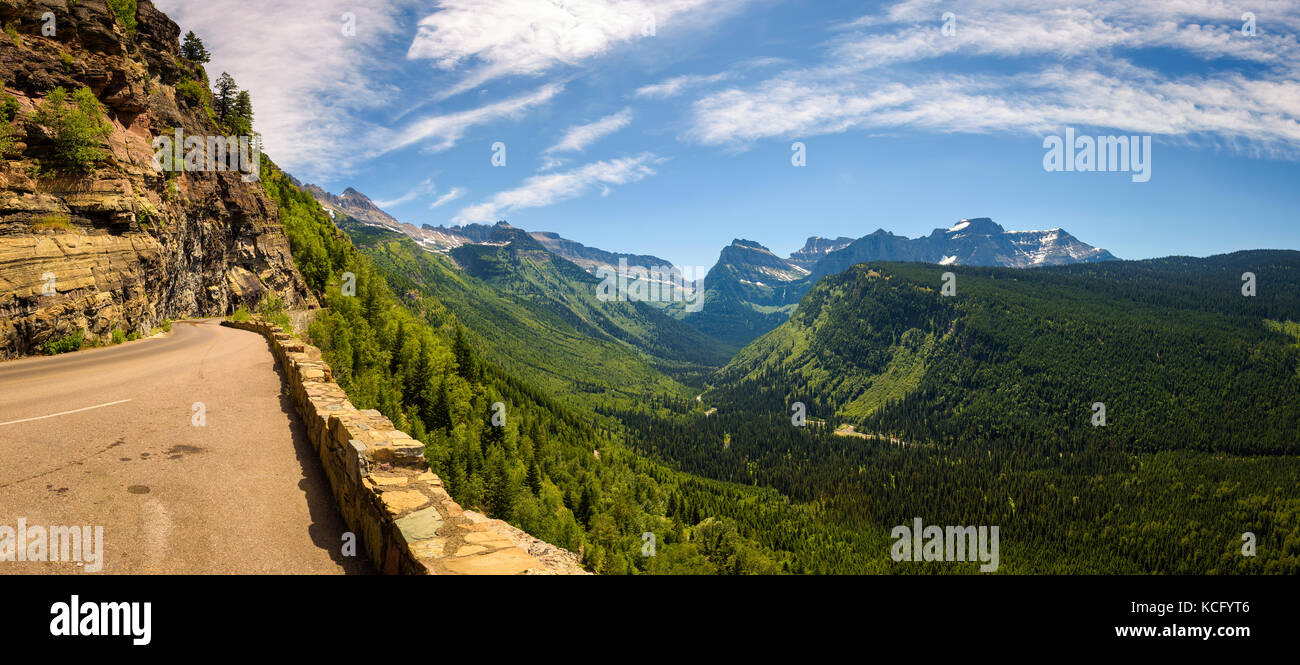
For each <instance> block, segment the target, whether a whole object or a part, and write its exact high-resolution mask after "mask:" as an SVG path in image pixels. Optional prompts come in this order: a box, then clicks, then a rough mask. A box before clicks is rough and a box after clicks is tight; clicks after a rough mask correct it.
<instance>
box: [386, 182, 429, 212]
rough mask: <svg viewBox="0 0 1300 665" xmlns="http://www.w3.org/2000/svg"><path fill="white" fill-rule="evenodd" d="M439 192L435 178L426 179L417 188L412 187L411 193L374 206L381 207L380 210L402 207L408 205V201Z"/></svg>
mask: <svg viewBox="0 0 1300 665" xmlns="http://www.w3.org/2000/svg"><path fill="white" fill-rule="evenodd" d="M437 190H438V188H437V187H436V186H435V185H434V184H433V178H426V179H425V180H424V181H423V182H421V183H420V184H418V185H416V186H415V187H412V188H411V189H410V191H408V192H406V193H405V194H403V195H401V196H399V197H397V198H395V199H388V200H384V201H375V202H374V204H375V205H377V206H379V207H380V208H387V207H389V206H398V205H402V204H403V203H406V202H407V201H411V200H414V199H417V198H419V197H421V196H424V195H426V194H432V193H433V192H436V191H437Z"/></svg>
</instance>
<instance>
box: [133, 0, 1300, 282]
mask: <svg viewBox="0 0 1300 665" xmlns="http://www.w3.org/2000/svg"><path fill="white" fill-rule="evenodd" d="M156 4H157V5H158V6H159V7H160V8H161V9H163V10H164V11H166V12H168V13H169V14H170V15H171V16H172V17H173V18H174V19H176V20H177V22H178V23H180V24H181V27H182V29H183V30H188V29H193V30H195V31H196V32H198V33H199V34H200V36H202V37H203V38H204V40H205V42H207V44H208V46H209V48H210V50H211V51H212V52H213V61H212V63H211V64H210V65H209V68H210V71H211V72H212V73H213V75H215V74H216V73H219V72H221V71H229V72H230V73H231V74H232V75H233V76H234V77H235V79H236V81H238V82H239V83H240V84H241V85H242V86H244V87H247V88H249V89H250V90H251V92H252V95H253V100H254V107H255V110H256V112H257V127H258V129H259V131H261V132H262V133H263V134H264V137H265V144H266V149H267V152H268V153H269V154H270V155H271V157H272V158H273V159H275V160H277V162H279V163H280V164H281V165H282V166H284V167H286V168H287V169H288V170H289V171H290V172H292V173H294V174H295V175H296V176H298V177H299V178H300V179H302V180H304V181H307V182H314V183H316V184H319V185H321V186H323V187H325V188H326V189H329V190H330V191H334V192H339V191H341V190H343V189H345V188H346V187H349V186H351V187H355V188H356V189H358V190H359V191H362V192H364V193H366V194H367V195H369V196H370V197H371V198H373V199H375V200H376V201H377V202H380V204H381V205H382V206H383V207H385V209H386V210H388V211H389V212H390V213H392V214H393V215H394V216H396V217H397V218H398V219H401V220H402V221H405V222H410V223H413V224H417V225H419V224H426V223H427V224H433V225H438V224H457V223H466V222H493V221H496V220H498V219H505V220H508V221H509V222H510V223H512V224H514V225H516V226H520V227H523V228H526V229H529V230H549V231H555V232H558V233H560V234H562V235H564V236H566V237H569V238H572V239H574V240H577V241H579V242H583V243H586V244H588V245H593V246H597V247H601V248H604V249H609V250H615V251H628V252H637V253H650V254H655V255H658V256H661V257H663V258H665V259H668V260H670V261H672V262H674V263H676V264H678V265H698V266H706V267H707V266H710V265H712V264H713V262H714V261H715V260H716V258H717V253H718V250H719V249H720V248H721V247H722V246H723V245H725V244H727V243H729V242H730V241H731V240H732V239H733V238H748V239H752V240H756V241H758V242H761V243H763V244H764V245H767V246H768V247H770V248H772V249H773V250H774V251H775V252H777V253H778V254H781V255H786V254H788V253H789V252H791V251H793V250H794V249H797V248H798V247H800V246H802V244H803V241H804V239H805V238H807V237H808V236H810V235H822V236H826V237H835V236H840V235H843V236H852V237H858V236H862V235H866V234H867V233H870V232H872V231H874V230H875V229H877V228H884V229H886V230H889V231H892V232H895V233H900V234H904V235H908V236H912V237H915V236H917V235H923V234H928V233H929V232H930V231H931V230H933V229H934V228H939V227H947V226H950V225H951V224H952V223H953V222H955V221H956V220H958V219H960V218H963V217H976V216H987V217H992V218H993V219H994V220H995V221H997V222H999V223H1001V224H1002V225H1003V226H1005V227H1007V228H1008V229H1043V228H1052V227H1061V228H1064V229H1066V230H1068V231H1069V232H1071V233H1072V234H1074V235H1075V236H1077V237H1078V238H1079V239H1081V240H1083V241H1084V242H1087V243H1090V244H1093V245H1097V246H1101V247H1105V248H1106V249H1109V250H1110V251H1112V252H1113V253H1115V254H1116V255H1118V256H1120V257H1122V258H1145V257H1152V256H1165V255H1169V254H1191V255H1198V256H1204V255H1209V254H1216V253H1221V252H1227V251H1234V250H1238V249H1254V248H1288V249H1296V248H1300V41H1298V40H1297V33H1300V6H1297V3H1294V2H1289V1H1288V2H1278V1H1273V2H1267V1H1263V2H1261V1H1254V2H1231V1H1227V0H1223V1H1220V0H1169V1H1167V2H1160V3H1134V2H1131V1H1124V2H1119V1H1110V0H1102V1H1097V2H1055V1H1053V0H987V1H968V2H931V1H926V0H902V1H900V2H881V3H871V2H839V1H829V0H816V1H815V2H814V1H810V0H801V1H796V0H787V1H784V2H782V1H779V0H426V1H416V0H371V1H370V2H366V3H357V2H355V0H287V1H284V2H277V3H252V4H250V3H246V2H236V1H235V0H208V1H207V2H203V3H196V2H189V1H186V0H157V3H156ZM1147 4H1150V5H1159V6H1158V7H1148V6H1141V5H1147ZM1248 12H1249V14H1250V15H1253V17H1254V20H1253V34H1246V33H1248V32H1251V31H1252V30H1251V29H1250V28H1251V26H1250V24H1251V21H1249V20H1248V18H1249V17H1247V16H1246V15H1247V13H1248ZM946 13H950V15H949V16H947V17H945V14H946ZM232 16H239V17H240V20H238V21H232V20H230V17H232ZM1243 17H1246V18H1243ZM945 26H947V28H948V29H947V30H945V29H944V28H945ZM349 28H354V30H349ZM1067 127H1072V128H1074V130H1075V131H1076V133H1078V134H1084V135H1092V136H1109V135H1126V136H1127V135H1138V136H1150V137H1151V142H1152V152H1151V170H1150V175H1151V177H1150V180H1149V181H1147V182H1133V181H1132V180H1131V178H1130V174H1129V173H1117V172H1091V173H1089V172H1047V171H1045V170H1044V167H1043V157H1044V152H1045V149H1044V147H1043V142H1044V139H1045V137H1048V136H1052V135H1057V136H1061V135H1064V132H1065V129H1066V128H1067ZM498 142H499V143H501V144H504V146H505V166H501V167H497V166H493V163H492V158H493V155H494V154H495V153H494V150H493V145H494V144H496V143H498ZM795 142H801V143H803V144H804V145H805V146H806V151H807V152H806V154H807V165H806V166H804V167H802V168H799V167H795V166H793V165H792V164H791V156H792V154H793V153H792V149H791V146H792V144H793V143H795Z"/></svg>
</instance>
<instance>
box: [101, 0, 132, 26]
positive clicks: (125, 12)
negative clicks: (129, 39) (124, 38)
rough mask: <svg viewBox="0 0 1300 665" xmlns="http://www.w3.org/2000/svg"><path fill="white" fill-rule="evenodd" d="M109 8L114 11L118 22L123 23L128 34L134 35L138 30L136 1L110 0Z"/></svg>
mask: <svg viewBox="0 0 1300 665" xmlns="http://www.w3.org/2000/svg"><path fill="white" fill-rule="evenodd" d="M108 8H109V9H111V10H113V15H114V16H117V20H118V21H121V22H122V26H123V27H125V28H126V31H127V33H129V34H134V33H135V28H136V25H137V24H136V21H135V9H136V0H108Z"/></svg>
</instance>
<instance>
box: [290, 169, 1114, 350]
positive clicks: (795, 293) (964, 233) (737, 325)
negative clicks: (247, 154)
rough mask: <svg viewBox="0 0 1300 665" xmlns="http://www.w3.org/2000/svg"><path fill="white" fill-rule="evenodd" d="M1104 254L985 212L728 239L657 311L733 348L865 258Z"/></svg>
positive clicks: (614, 260) (429, 242)
mask: <svg viewBox="0 0 1300 665" xmlns="http://www.w3.org/2000/svg"><path fill="white" fill-rule="evenodd" d="M305 189H306V190H307V191H309V192H311V193H312V194H313V196H315V197H316V199H317V200H318V201H319V202H320V203H321V205H322V207H324V208H325V209H326V210H327V211H330V212H331V214H336V213H342V214H346V215H347V216H349V217H351V218H353V219H355V220H357V221H359V222H361V223H362V224H366V225H370V226H377V227H381V228H384V229H387V230H390V231H395V232H398V233H402V234H405V235H406V236H408V237H410V238H411V239H412V240H414V241H415V242H416V243H418V244H420V245H421V246H423V247H425V248H427V249H430V250H432V251H438V252H446V251H450V250H452V249H454V248H457V247H461V246H463V245H468V244H483V243H488V244H499V243H501V242H506V241H508V240H509V238H518V237H519V235H518V234H513V232H514V231H516V230H517V229H515V227H513V226H510V225H509V224H507V223H506V222H498V223H497V224H496V225H486V224H470V225H465V226H453V227H448V226H438V227H434V226H430V225H427V224H426V225H423V226H420V227H416V226H414V225H413V224H407V223H403V222H400V221H398V220H397V219H396V218H394V217H393V216H391V215H389V214H388V213H386V212H384V211H383V210H381V209H380V208H379V207H378V206H377V205H375V203H374V202H373V201H371V200H370V198H369V197H367V196H366V195H364V194H362V193H361V192H358V191H356V190H355V189H353V188H350V187H349V188H348V189H346V190H344V192H343V193H342V194H341V195H337V196H336V195H333V194H330V193H329V192H326V191H325V190H323V189H321V188H319V187H316V186H314V185H307V186H305ZM503 233H504V235H503ZM522 233H523V234H524V235H526V236H527V237H529V238H531V239H532V240H533V241H535V242H536V243H537V244H538V245H540V246H541V247H543V248H545V249H546V250H547V251H550V252H551V253H553V254H555V255H557V256H560V257H563V258H565V259H567V260H569V261H571V262H573V263H575V264H577V265H578V266H579V267H581V268H583V269H584V270H586V271H587V272H589V273H595V272H597V271H598V270H599V269H600V268H602V267H617V266H618V265H619V264H620V261H626V264H627V265H628V266H641V267H647V268H648V267H654V266H662V267H667V268H670V270H669V273H670V274H671V275H673V276H674V277H675V278H680V276H681V273H680V270H679V269H677V268H676V267H675V266H673V265H672V264H671V263H670V262H669V261H667V260H665V259H661V258H659V257H656V256H650V255H644V254H631V253H620V252H611V251H607V250H603V249H599V248H595V247H588V246H586V245H583V244H582V243H579V242H577V241H574V240H570V239H567V238H564V237H562V236H560V235H559V234H556V233H552V232H548V231H531V232H527V231H524V232H522ZM1113 260H1116V257H1115V256H1114V255H1113V254H1111V253H1110V252H1108V251H1106V250H1104V249H1100V248H1097V247H1094V246H1092V245H1089V244H1087V243H1084V242H1082V241H1080V240H1079V239H1077V238H1075V237H1074V236H1073V235H1071V234H1069V233H1068V232H1066V231H1065V230H1063V229H1059V228H1053V229H1048V230H1045V231H1008V230H1006V229H1004V228H1003V227H1002V226H1000V225H998V224H997V223H995V222H994V221H993V220H992V219H989V218H987V217H978V218H972V219H962V220H960V221H958V222H957V223H956V224H954V225H952V226H951V227H948V228H946V229H935V230H934V231H933V232H932V233H931V234H930V235H928V236H922V237H919V238H908V237H906V236H901V235H896V234H894V233H890V232H888V231H885V230H884V229H879V230H877V231H875V232H874V233H871V234H869V235H866V236H863V237H861V238H858V239H856V240H855V239H853V238H849V237H844V236H841V237H839V238H835V239H833V240H832V239H828V238H823V237H821V236H812V237H810V238H808V240H807V242H805V243H804V246H803V247H802V248H800V249H799V250H798V251H796V252H794V253H792V254H791V255H790V256H789V257H786V258H782V257H779V256H777V255H776V254H775V253H773V252H772V251H771V250H770V249H768V248H767V247H764V246H763V245H761V244H759V243H757V242H755V241H752V240H745V239H736V240H734V241H733V242H732V243H731V244H730V245H728V246H726V247H723V248H722V251H721V252H720V253H719V256H718V261H717V263H715V264H714V266H713V268H712V269H711V270H710V271H709V272H708V273H707V274H706V275H705V278H704V280H703V285H702V286H703V288H704V295H703V298H704V306H703V308H702V309H701V310H700V311H688V309H687V307H686V306H685V305H684V304H683V303H666V306H665V307H664V309H665V311H666V312H667V313H669V314H670V315H672V316H675V317H678V318H682V319H684V320H685V321H686V322H687V323H688V324H690V325H691V326H692V327H694V328H696V329H697V330H700V331H701V332H704V333H705V334H707V335H709V336H711V337H713V338H715V339H717V340H718V341H720V342H722V343H724V344H727V345H731V346H734V347H736V348H739V347H741V346H743V345H745V344H746V343H748V342H750V341H751V340H753V339H755V338H757V337H758V336H759V335H762V334H763V333H766V332H768V331H769V330H772V329H773V328H775V327H776V326H778V325H780V324H781V323H783V322H784V321H785V320H786V319H787V318H789V316H790V314H791V312H793V310H794V307H795V305H796V304H797V303H798V302H799V299H800V298H802V297H803V294H804V293H806V292H807V291H808V289H809V288H810V287H811V286H812V285H813V284H815V283H816V282H817V280H818V279H820V278H822V277H825V276H826V275H833V274H836V273H840V272H843V271H844V270H847V269H848V268H849V267H851V266H853V265H855V264H858V263H862V262H864V261H906V262H917V263H933V264H937V265H951V266H958V265H962V266H997V267H1009V268H1037V267H1045V266H1056V265H1070V264H1075V263H1095V262H1100V261H1113ZM696 286H699V284H696ZM657 304H658V305H665V303H657Z"/></svg>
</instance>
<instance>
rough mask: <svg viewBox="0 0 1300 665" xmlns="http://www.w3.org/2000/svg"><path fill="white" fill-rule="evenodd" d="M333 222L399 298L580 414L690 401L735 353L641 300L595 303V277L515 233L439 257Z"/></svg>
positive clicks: (377, 232) (394, 237)
mask: <svg viewBox="0 0 1300 665" xmlns="http://www.w3.org/2000/svg"><path fill="white" fill-rule="evenodd" d="M339 223H340V225H341V227H342V228H343V229H344V230H345V231H347V232H348V233H349V234H350V235H351V237H352V239H353V241H354V242H356V243H357V245H358V246H359V247H360V248H361V249H362V250H363V251H364V252H365V253H366V254H367V256H369V257H370V258H371V259H372V260H373V261H374V262H375V264H376V265H377V266H379V267H380V268H381V269H382V270H383V271H384V273H385V275H386V276H387V277H388V279H389V280H390V282H391V283H392V284H394V286H395V287H396V290H397V291H398V292H399V293H400V294H401V297H402V299H403V300H405V301H408V302H416V301H419V300H420V299H422V298H432V299H433V301H435V302H437V303H440V304H441V305H445V306H446V307H447V308H449V309H450V310H451V311H452V312H454V313H455V314H456V316H457V317H458V318H459V319H460V320H461V321H462V322H464V323H465V324H466V326H467V328H468V329H469V330H470V332H471V335H472V337H473V338H474V340H475V342H476V343H478V344H480V345H481V347H482V348H483V349H484V350H485V352H487V353H490V354H491V355H492V357H493V361H494V362H499V363H501V364H502V365H503V366H508V367H510V368H511V369H512V370H513V371H515V372H516V373H518V374H519V375H520V376H523V377H525V378H527V379H528V380H529V381H530V382H532V383H534V384H536V385H538V386H539V387H542V388H545V389H546V390H548V391H549V392H551V393H553V394H556V395H557V396H576V397H577V399H576V400H570V403H571V404H575V405H577V406H579V407H589V406H591V405H594V404H597V403H599V402H601V401H608V400H616V401H623V402H635V401H637V400H638V399H640V398H641V397H644V396H647V395H660V396H675V397H681V396H684V395H687V394H688V393H689V394H690V395H695V394H697V393H698V392H700V390H699V389H697V388H698V386H699V385H700V384H701V382H702V380H703V379H704V378H705V377H706V376H708V375H710V374H712V372H713V371H715V370H716V369H717V368H718V367H720V366H722V365H723V364H725V363H726V362H727V360H728V359H729V358H730V356H731V354H732V353H734V349H732V348H729V347H726V346H723V345H722V344H720V343H718V342H715V341H713V340H712V339H710V338H708V337H706V336H705V335H703V334H702V333H700V332H699V331H697V330H695V329H693V328H691V327H690V326H687V325H686V324H684V323H682V322H680V321H677V320H675V319H672V318H670V317H668V316H665V315H664V314H663V313H661V312H660V311H659V310H657V309H655V308H654V307H652V306H650V305H648V304H646V303H642V302H614V301H611V302H600V301H598V300H597V298H596V285H597V283H598V282H599V281H600V280H598V279H597V278H595V277H593V276H591V275H590V274H588V273H587V272H586V271H584V270H582V269H581V268H579V267H578V266H577V265H574V264H573V263H571V262H569V261H567V260H565V259H563V258H560V257H559V256H556V255H555V254H552V253H551V252H549V251H547V250H546V249H544V248H543V247H542V246H541V245H539V244H538V243H537V242H536V241H535V240H533V239H532V238H531V237H529V236H528V235H527V234H526V233H523V232H522V231H518V230H514V229H506V230H498V231H497V232H496V235H494V236H493V240H494V242H497V243H503V244H478V245H464V246H462V247H458V248H456V249H454V250H452V251H451V252H450V253H448V254H444V253H436V252H430V251H427V250H424V249H422V248H421V247H419V246H417V245H416V244H415V243H414V242H412V241H411V240H410V239H408V238H406V237H404V236H401V235H400V234H396V233H392V232H388V231H385V230H382V229H376V228H374V227H368V226H363V225H360V224H357V223H355V222H353V221H351V220H348V219H346V218H343V219H340V220H339ZM506 243H508V244H506ZM684 384H689V385H690V386H691V387H689V388H688V387H687V385H684Z"/></svg>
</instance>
